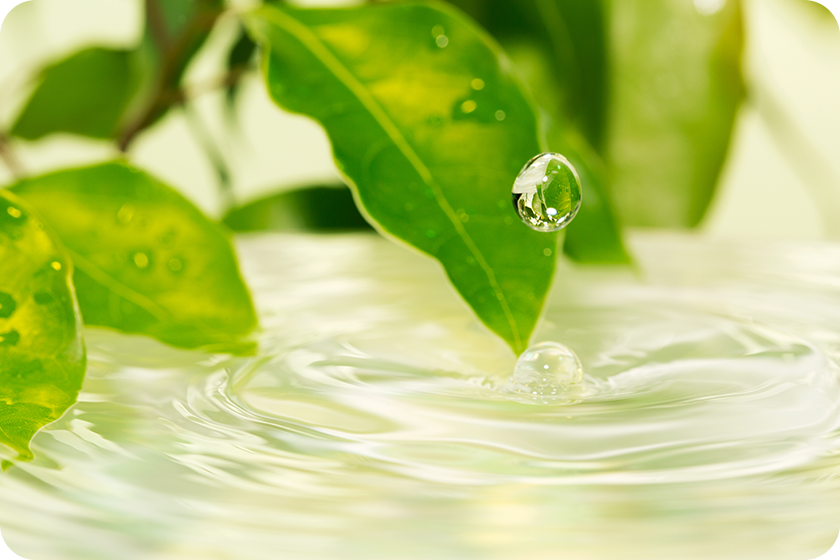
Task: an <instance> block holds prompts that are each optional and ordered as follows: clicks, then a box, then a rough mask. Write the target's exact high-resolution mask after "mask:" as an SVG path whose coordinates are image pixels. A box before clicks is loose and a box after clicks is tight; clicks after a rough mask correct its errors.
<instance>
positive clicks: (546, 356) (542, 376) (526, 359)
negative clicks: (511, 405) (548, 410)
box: [504, 342, 583, 404]
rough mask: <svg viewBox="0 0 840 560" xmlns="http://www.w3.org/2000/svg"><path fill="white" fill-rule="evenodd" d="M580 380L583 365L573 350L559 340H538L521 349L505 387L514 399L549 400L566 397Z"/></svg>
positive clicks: (544, 402)
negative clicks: (523, 350) (537, 342)
mask: <svg viewBox="0 0 840 560" xmlns="http://www.w3.org/2000/svg"><path fill="white" fill-rule="evenodd" d="M582 382H583V368H582V367H581V364H580V360H579V359H578V357H577V356H576V355H575V353H574V352H572V351H571V350H570V349H569V348H567V347H565V346H563V345H562V344H560V343H558V342H541V343H539V344H536V345H534V346H531V347H530V348H528V349H527V350H526V351H525V352H523V353H522V355H521V356H520V357H519V359H518V360H517V361H516V366H515V367H514V368H513V375H512V376H511V377H510V378H509V379H508V381H507V384H506V385H505V388H504V391H505V392H506V393H509V394H512V395H514V396H516V397H518V398H517V400H522V397H525V400H526V401H528V402H534V403H542V404H549V403H555V402H557V401H560V400H561V399H566V400H568V399H569V397H570V395H569V392H570V390H571V389H575V388H579V387H580V386H581V384H582Z"/></svg>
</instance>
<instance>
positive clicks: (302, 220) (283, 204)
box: [222, 184, 371, 232]
mask: <svg viewBox="0 0 840 560" xmlns="http://www.w3.org/2000/svg"><path fill="white" fill-rule="evenodd" d="M222 221H223V222H224V223H225V225H226V226H228V227H229V228H230V229H232V230H233V231H237V232H246V231H301V230H315V231H347V230H370V229H371V227H370V224H368V223H367V222H366V221H365V219H364V217H363V216H362V214H361V213H360V212H359V210H358V209H357V208H356V204H355V201H354V200H353V193H352V192H351V191H350V189H348V188H347V187H346V186H345V185H341V184H339V185H323V186H321V185H319V186H314V187H306V188H301V189H296V190H293V191H287V192H282V193H279V194H275V195H273V196H269V197H266V198H261V199H259V200H255V201H254V202H251V203H249V204H246V205H244V206H240V207H239V208H234V209H233V210H231V211H230V212H228V213H227V215H226V216H225V217H224V219H223V220H222Z"/></svg>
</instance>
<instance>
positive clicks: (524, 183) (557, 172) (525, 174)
mask: <svg viewBox="0 0 840 560" xmlns="http://www.w3.org/2000/svg"><path fill="white" fill-rule="evenodd" d="M580 198H581V194H580V178H579V177H578V174H577V171H575V168H574V167H573V166H572V164H571V163H570V162H569V160H567V159H566V158H565V157H563V156H562V155H560V154H554V153H546V154H540V155H538V156H536V157H534V158H532V159H531V161H529V162H528V163H526V164H525V167H523V168H522V171H520V172H519V175H518V176H517V177H516V181H514V183H513V207H514V208H515V209H516V212H517V213H518V214H519V217H520V218H521V219H522V221H523V222H525V224H526V225H527V226H528V227H530V228H531V229H533V230H536V231H540V232H544V233H550V232H553V231H559V230H561V229H563V228H564V227H566V226H567V225H569V223H570V222H571V221H572V220H573V219H574V217H575V216H576V215H577V212H578V210H579V209H580Z"/></svg>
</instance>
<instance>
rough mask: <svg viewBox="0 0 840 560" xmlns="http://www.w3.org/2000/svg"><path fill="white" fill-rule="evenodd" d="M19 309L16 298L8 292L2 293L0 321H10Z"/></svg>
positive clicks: (0, 297) (0, 293)
mask: <svg viewBox="0 0 840 560" xmlns="http://www.w3.org/2000/svg"><path fill="white" fill-rule="evenodd" d="M16 308H17V302H16V301H15V298H13V297H12V296H11V295H9V294H7V293H6V292H0V319H8V318H9V317H11V316H12V313H14V312H15V309H16Z"/></svg>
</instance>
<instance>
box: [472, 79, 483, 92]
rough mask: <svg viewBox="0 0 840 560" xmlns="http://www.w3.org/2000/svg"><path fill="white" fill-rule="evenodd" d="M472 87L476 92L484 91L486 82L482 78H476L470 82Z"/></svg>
mask: <svg viewBox="0 0 840 560" xmlns="http://www.w3.org/2000/svg"><path fill="white" fill-rule="evenodd" d="M470 86H472V88H473V89H474V90H475V91H481V90H483V89H484V80H482V79H481V78H475V79H473V81H471V82H470Z"/></svg>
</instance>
